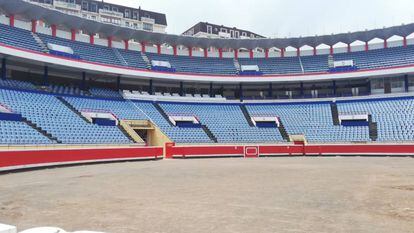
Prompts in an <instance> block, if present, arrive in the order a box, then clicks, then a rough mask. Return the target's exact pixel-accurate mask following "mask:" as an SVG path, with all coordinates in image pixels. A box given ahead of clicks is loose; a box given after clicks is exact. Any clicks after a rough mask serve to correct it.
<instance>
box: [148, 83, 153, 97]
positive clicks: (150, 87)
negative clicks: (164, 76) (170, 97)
mask: <svg viewBox="0 0 414 233" xmlns="http://www.w3.org/2000/svg"><path fill="white" fill-rule="evenodd" d="M148 93H149V94H150V95H152V94H154V82H153V81H152V79H150V80H149V88H148Z"/></svg>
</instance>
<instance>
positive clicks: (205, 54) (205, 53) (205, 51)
mask: <svg viewBox="0 0 414 233" xmlns="http://www.w3.org/2000/svg"><path fill="white" fill-rule="evenodd" d="M204 57H208V49H207V48H204Z"/></svg>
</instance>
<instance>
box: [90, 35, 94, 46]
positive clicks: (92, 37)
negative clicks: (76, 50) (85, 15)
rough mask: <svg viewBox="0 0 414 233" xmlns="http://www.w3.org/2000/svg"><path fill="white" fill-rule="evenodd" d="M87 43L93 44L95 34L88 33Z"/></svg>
mask: <svg viewBox="0 0 414 233" xmlns="http://www.w3.org/2000/svg"><path fill="white" fill-rule="evenodd" d="M89 43H90V44H95V35H94V34H90V35H89Z"/></svg>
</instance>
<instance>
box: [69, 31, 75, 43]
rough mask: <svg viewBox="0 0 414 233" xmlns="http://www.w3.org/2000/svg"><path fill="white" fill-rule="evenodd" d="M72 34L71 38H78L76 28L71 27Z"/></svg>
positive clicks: (73, 39)
mask: <svg viewBox="0 0 414 233" xmlns="http://www.w3.org/2000/svg"><path fill="white" fill-rule="evenodd" d="M70 34H71V40H72V41H75V40H76V29H71V30H70Z"/></svg>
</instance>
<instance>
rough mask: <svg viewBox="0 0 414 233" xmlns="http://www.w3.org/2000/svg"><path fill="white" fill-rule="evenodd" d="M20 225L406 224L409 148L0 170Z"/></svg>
mask: <svg viewBox="0 0 414 233" xmlns="http://www.w3.org/2000/svg"><path fill="white" fill-rule="evenodd" d="M0 222H2V223H7V224H12V225H17V226H18V228H19V229H20V230H23V229H26V228H30V227H35V226H50V225H52V226H58V227H61V228H63V229H65V230H67V231H75V230H85V229H86V230H97V231H106V232H114V233H124V232H128V233H129V232H209V233H210V232H255V233H258V232H318V233H323V232H327V233H328V232H329V233H331V232H343V233H345V232H346V233H349V232H352V233H355V232H361V233H362V232H364V233H365V232H376V233H403V232H414V159H413V158H359V157H351V158H344V157H337V158H335V157H333V158H262V159H203V160H174V161H172V160H171V161H158V162H136V163H118V164H101V165H91V166H81V167H66V168H58V169H49V170H38V171H31V172H25V173H15V174H4V175H0Z"/></svg>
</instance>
